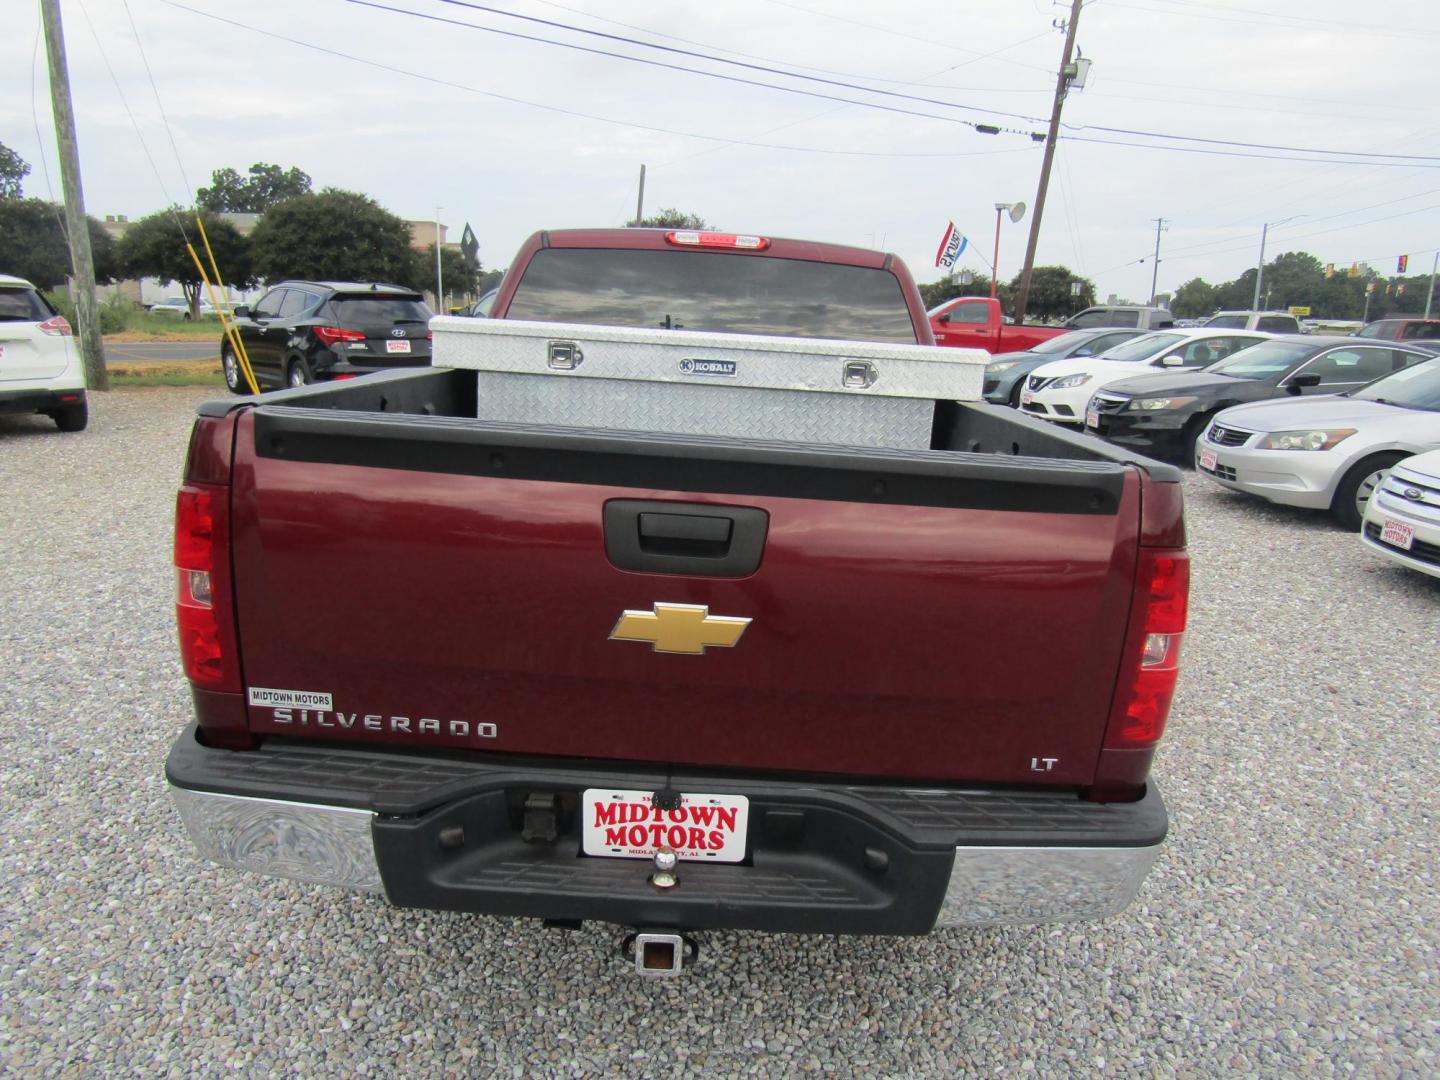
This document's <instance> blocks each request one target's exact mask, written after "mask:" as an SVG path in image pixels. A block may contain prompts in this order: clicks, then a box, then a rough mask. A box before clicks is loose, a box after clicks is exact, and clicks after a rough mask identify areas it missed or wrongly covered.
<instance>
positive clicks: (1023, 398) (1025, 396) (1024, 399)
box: [1020, 390, 1035, 405]
mask: <svg viewBox="0 0 1440 1080" xmlns="http://www.w3.org/2000/svg"><path fill="white" fill-rule="evenodd" d="M1034 400H1035V395H1034V394H1032V393H1031V392H1030V391H1029V390H1021V391H1020V404H1021V405H1029V404H1030V402H1032V401H1034Z"/></svg>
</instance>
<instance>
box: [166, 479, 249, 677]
mask: <svg viewBox="0 0 1440 1080" xmlns="http://www.w3.org/2000/svg"><path fill="white" fill-rule="evenodd" d="M229 496H230V489H229V488H228V487H224V486H221V485H219V484H206V483H196V482H193V481H187V482H186V483H185V484H182V485H181V487H180V494H179V496H178V497H177V498H176V501H175V569H176V578H177V581H176V585H177V590H176V596H175V618H176V622H177V623H178V624H179V628H180V659H181V661H182V662H183V663H184V665H185V675H186V677H187V678H189V680H190V681H191V682H192V683H194V684H195V685H196V686H199V687H203V688H204V689H207V690H223V691H229V692H232V693H239V692H240V664H239V657H238V650H237V648H236V640H235V622H234V618H233V611H232V609H231V604H230V507H229Z"/></svg>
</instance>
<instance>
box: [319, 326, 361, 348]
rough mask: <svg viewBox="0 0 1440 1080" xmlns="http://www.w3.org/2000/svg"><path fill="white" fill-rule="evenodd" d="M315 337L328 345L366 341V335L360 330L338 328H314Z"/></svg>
mask: <svg viewBox="0 0 1440 1080" xmlns="http://www.w3.org/2000/svg"><path fill="white" fill-rule="evenodd" d="M310 329H311V330H313V331H315V336H316V337H317V338H319V339H320V340H321V341H322V342H324V343H325V344H326V345H338V344H340V342H342V341H364V340H365V335H364V334H362V333H361V332H360V331H359V330H344V329H342V328H341V327H338V326H312V327H311V328H310Z"/></svg>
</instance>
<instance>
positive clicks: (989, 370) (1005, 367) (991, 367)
mask: <svg viewBox="0 0 1440 1080" xmlns="http://www.w3.org/2000/svg"><path fill="white" fill-rule="evenodd" d="M1019 362H1020V361H1019V360H1006V361H1005V362H1004V363H1003V364H986V365H985V374H987V375H999V374H1000V372H1002V371H1009V370H1010V369H1011V368H1012V367H1014V366H1015V365H1016V364H1018V363H1019Z"/></svg>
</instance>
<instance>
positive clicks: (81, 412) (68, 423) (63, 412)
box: [50, 401, 90, 431]
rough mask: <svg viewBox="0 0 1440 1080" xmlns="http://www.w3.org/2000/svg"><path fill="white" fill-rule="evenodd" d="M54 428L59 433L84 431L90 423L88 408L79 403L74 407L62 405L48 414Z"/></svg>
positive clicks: (87, 405)
mask: <svg viewBox="0 0 1440 1080" xmlns="http://www.w3.org/2000/svg"><path fill="white" fill-rule="evenodd" d="M50 418H51V419H52V420H54V421H55V426H56V427H58V428H59V429H60V430H61V431H84V430H85V425H86V424H88V423H90V406H89V404H88V403H86V402H84V401H81V402H78V403H77V404H75V405H62V406H60V408H58V409H56V410H55V411H54V412H52V413H51V414H50Z"/></svg>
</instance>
